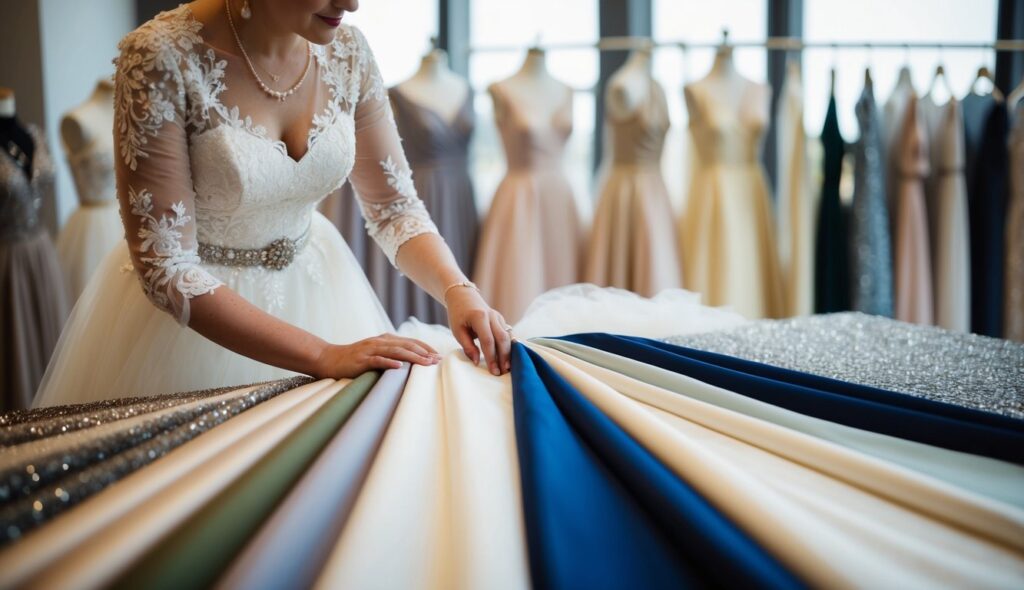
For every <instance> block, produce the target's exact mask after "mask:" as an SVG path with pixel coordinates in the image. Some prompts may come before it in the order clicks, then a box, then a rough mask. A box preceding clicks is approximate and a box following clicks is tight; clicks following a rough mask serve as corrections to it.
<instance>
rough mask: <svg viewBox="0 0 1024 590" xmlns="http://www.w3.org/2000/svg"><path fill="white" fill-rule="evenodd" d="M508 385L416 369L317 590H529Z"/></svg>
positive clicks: (469, 369)
mask: <svg viewBox="0 0 1024 590" xmlns="http://www.w3.org/2000/svg"><path fill="white" fill-rule="evenodd" d="M529 585H530V582H529V570H528V566H527V556H526V533H525V528H524V524H523V515H522V500H521V498H520V483H519V464H518V455H517V452H516V445H515V426H514V423H513V417H512V386H511V380H510V377H509V376H508V375H506V376H504V377H501V378H495V377H494V376H492V375H490V374H489V373H487V372H486V371H485V370H484V369H482V368H480V367H475V366H473V365H472V364H471V363H470V362H469V361H468V360H466V359H465V356H464V355H463V354H462V353H461V352H455V353H450V354H448V355H447V356H446V357H445V360H444V361H443V362H442V363H441V365H439V366H434V367H421V366H413V368H412V373H411V375H410V376H409V381H408V383H407V384H406V388H405V392H404V393H403V394H402V400H401V402H399V406H398V409H397V411H396V412H395V416H394V418H393V419H392V422H391V425H390V427H389V428H388V432H387V434H386V436H385V438H384V441H383V443H382V445H381V448H380V451H379V453H378V455H377V459H376V460H375V462H374V464H373V467H372V468H371V470H370V473H369V475H368V477H367V480H366V483H365V485H364V487H363V490H362V491H361V493H360V495H359V498H358V499H357V500H356V505H355V507H354V509H353V511H352V515H351V517H350V518H349V521H348V524H347V525H346V527H345V530H344V531H343V533H342V535H341V538H340V539H339V540H338V544H337V545H336V546H335V548H334V551H333V553H332V555H331V557H330V559H329V560H328V563H327V565H326V566H325V568H324V571H323V573H322V575H321V577H320V579H319V581H318V582H317V584H316V586H317V587H318V588H323V589H329V588H360V589H370V588H418V589H421V590H426V589H430V588H436V589H445V590H448V589H462V588H465V589H474V588H488V589H503V588H509V589H525V588H529Z"/></svg>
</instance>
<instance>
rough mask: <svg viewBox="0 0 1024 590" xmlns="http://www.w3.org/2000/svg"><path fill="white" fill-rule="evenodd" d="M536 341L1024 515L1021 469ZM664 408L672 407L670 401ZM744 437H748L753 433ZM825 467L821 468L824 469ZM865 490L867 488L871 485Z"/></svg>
mask: <svg viewBox="0 0 1024 590" xmlns="http://www.w3.org/2000/svg"><path fill="white" fill-rule="evenodd" d="M535 342H536V343H537V344H541V345H543V346H547V347H549V348H554V349H556V350H560V351H562V352H565V353H568V354H570V355H572V356H573V357H576V358H577V359H580V360H582V361H584V362H586V363H588V364H592V365H597V366H599V367H603V368H605V369H608V370H610V371H615V372H617V373H621V374H622V375H625V376H626V377H629V378H632V379H638V380H640V381H643V382H644V383H648V384H650V385H653V386H655V387H659V388H663V389H666V390H668V391H670V392H673V393H676V394H680V395H684V396H686V397H688V398H692V399H694V400H697V401H701V402H705V403H708V404H711V405H713V406H716V407H718V408H721V409H724V410H730V411H733V412H738V413H740V414H743V415H745V416H750V417H752V418H756V419H759V420H764V421H766V422H770V423H772V424H775V425H777V426H780V427H782V428H786V429H791V430H794V431H797V432H802V433H804V434H807V435H809V436H812V437H815V438H818V439H821V440H823V441H828V442H830V443H834V444H837V445H840V446H842V447H845V448H847V449H849V450H851V451H856V452H859V453H862V454H865V455H868V456H871V457H876V458H878V459H882V460H884V461H888V462H890V463H895V464H896V465H899V466H902V467H905V468H907V469H910V470H912V471H916V472H919V473H921V474H923V475H926V476H930V477H933V478H936V479H939V480H942V481H944V482H946V483H948V484H951V485H953V486H956V487H959V488H963V489H964V490H967V491H970V492H973V493H976V494H981V495H982V496H986V497H988V498H991V499H993V500H997V501H999V502H1001V503H1007V504H1011V505H1013V506H1016V507H1017V508H1018V509H1021V510H1024V467H1021V466H1019V465H1015V464H1013V463H1007V462H1005V461H998V460H996V459H990V458H988V457H981V456H978V455H971V454H968V453H962V452H958V451H951V450H948V449H943V448H941V447H935V446H931V445H926V444H922V443H918V442H914V441H911V440H905V439H902V438H896V437H893V436H887V435H884V434H878V433H875V432H869V431H867V430H860V429H858V428H851V427H849V426H844V425H842V424H837V423H835V422H829V421H828V420H821V419H819V418H814V417H812V416H806V415H804V414H800V413H799V412H794V411H791V410H787V409H785V408H781V407H778V406H774V405H772V404H769V403H765V402H762V401H759V400H756V399H753V398H749V397H747V396H745V395H741V394H738V393H734V392H732V391H728V390H726V389H722V388H719V387H715V386H713V385H709V384H707V383H704V382H702V381H698V380H696V379H693V378H691V377H687V376H685V375H680V374H678V373H673V372H671V371H666V370H665V369H661V368H659V367H654V366H651V365H647V364H644V363H641V362H637V361H634V360H632V359H629V358H626V357H622V356H618V355H615V354H612V353H609V352H605V351H603V350H598V349H596V348H590V347H589V346H584V345H582V344H576V343H574V342H566V341H562V340H551V339H547V338H542V339H538V340H536V341H535ZM667 403H672V402H671V400H669V401H668V402H667ZM745 434H752V432H750V433H745ZM783 450H786V449H783ZM828 466H829V465H828V464H825V466H824V467H826V468H827V467H828ZM866 485H868V486H870V485H871V482H870V480H869V481H868V482H867V484H866Z"/></svg>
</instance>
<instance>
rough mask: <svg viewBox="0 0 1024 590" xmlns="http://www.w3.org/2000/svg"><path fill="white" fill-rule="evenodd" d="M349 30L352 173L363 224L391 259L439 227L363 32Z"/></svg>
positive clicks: (393, 261) (393, 262)
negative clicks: (422, 195)
mask: <svg viewBox="0 0 1024 590" xmlns="http://www.w3.org/2000/svg"><path fill="white" fill-rule="evenodd" d="M350 30H351V32H352V35H353V37H354V39H353V42H354V45H355V51H354V54H355V55H354V61H355V64H354V67H353V69H352V75H353V78H354V80H355V81H356V82H357V83H358V90H357V94H356V96H357V98H356V103H355V109H354V110H355V127H356V160H355V166H354V168H353V169H352V175H351V179H352V184H353V186H354V187H355V189H356V195H357V198H358V199H359V206H360V209H361V210H362V212H363V217H364V218H365V219H366V228H367V230H368V231H369V233H370V236H372V237H373V239H374V241H376V242H377V244H378V245H379V246H380V247H381V249H382V250H383V251H384V253H385V254H386V255H387V257H388V260H390V261H391V264H392V265H394V264H395V258H396V256H397V255H398V249H399V248H400V247H401V246H402V244H404V243H405V242H407V241H408V240H410V239H412V238H414V237H416V236H418V235H420V234H424V233H434V234H436V233H438V232H437V228H436V227H435V226H434V223H433V222H432V221H431V220H430V215H429V214H428V213H427V209H426V207H424V206H423V201H421V200H420V199H419V197H418V196H417V195H416V187H415V186H413V182H412V171H411V170H410V169H409V164H408V163H407V162H406V159H405V153H404V152H403V151H402V144H401V139H400V138H399V136H398V129H397V127H396V126H395V119H394V116H393V115H392V113H391V103H390V102H389V101H388V98H387V93H386V92H385V91H384V83H383V81H382V80H381V76H380V71H379V70H378V69H377V63H376V62H375V61H374V59H373V54H372V53H371V52H370V48H369V46H368V45H367V43H366V39H365V38H364V37H363V35H362V33H360V32H359V31H358V30H357V29H350Z"/></svg>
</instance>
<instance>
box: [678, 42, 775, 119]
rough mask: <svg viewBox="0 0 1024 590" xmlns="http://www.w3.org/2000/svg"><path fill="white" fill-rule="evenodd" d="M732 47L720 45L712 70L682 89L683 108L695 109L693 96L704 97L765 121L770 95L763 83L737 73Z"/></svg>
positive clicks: (734, 110)
mask: <svg viewBox="0 0 1024 590" xmlns="http://www.w3.org/2000/svg"><path fill="white" fill-rule="evenodd" d="M732 52H733V48H732V46H730V45H725V44H723V45H722V46H721V47H720V48H719V49H718V52H717V53H716V54H715V61H714V63H713V64H712V65H711V71H710V72H708V74H707V75H706V76H704V78H702V79H700V80H698V81H696V82H693V83H691V84H687V85H686V86H684V87H683V95H684V97H685V98H686V108H687V109H688V110H690V111H691V112H692V111H693V110H694V108H696V106H695V98H694V93H695V92H696V93H698V94H700V95H701V96H707V97H708V98H710V99H711V100H713V101H715V102H716V103H718V104H720V105H723V106H725V107H726V108H727V109H728V110H730V111H732V112H739V111H740V110H743V111H745V114H746V115H747V116H752V117H755V118H756V119H757V120H758V121H762V122H766V121H768V118H769V112H770V108H771V107H770V100H769V99H770V97H771V93H770V92H769V88H768V86H767V85H765V84H758V83H757V82H754V81H752V80H748V79H747V78H745V77H744V76H743V75H742V74H740V73H739V72H738V71H737V70H736V64H735V62H734V61H733V56H732Z"/></svg>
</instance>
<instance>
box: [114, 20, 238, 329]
mask: <svg viewBox="0 0 1024 590" xmlns="http://www.w3.org/2000/svg"><path fill="white" fill-rule="evenodd" d="M166 37H167V35H166V34H165V33H164V32H162V31H158V30H148V29H147V28H145V27H143V28H141V29H139V30H137V31H135V32H133V33H131V34H129V35H128V36H127V37H125V38H124V40H123V41H122V42H121V44H120V45H119V49H120V51H121V53H120V56H119V57H118V58H117V59H116V60H115V65H116V69H117V72H116V74H115V98H114V101H115V119H114V121H115V123H114V141H115V145H116V149H117V151H118V155H119V157H118V158H117V163H116V166H115V168H116V173H117V197H118V201H119V203H120V207H121V219H122V221H123V222H124V228H125V239H126V240H127V242H128V250H129V252H130V254H131V259H132V266H133V267H134V271H135V273H136V274H137V275H138V277H139V280H140V282H141V283H142V289H143V291H144V292H145V293H146V296H147V297H148V298H149V300H150V301H152V302H153V304H154V305H156V306H157V307H159V308H160V309H162V310H164V311H167V312H168V313H170V314H171V315H173V316H174V317H175V318H176V319H177V320H178V321H179V322H180V323H181V324H182V325H188V321H189V300H190V299H192V298H194V297H198V296H200V295H204V294H206V293H212V292H213V291H214V289H216V288H217V287H218V286H220V285H221V282H220V281H218V280H217V279H216V278H215V277H213V275H211V274H210V273H208V272H207V271H206V270H204V269H203V268H202V267H200V266H199V261H200V260H199V255H198V253H197V244H196V229H195V208H194V200H195V194H194V192H193V187H192V177H191V171H190V166H189V151H188V143H187V135H186V131H185V121H186V114H185V113H186V111H185V101H186V98H185V97H186V88H185V84H184V81H183V77H182V73H181V72H182V65H181V64H182V62H181V53H180V50H181V49H187V48H181V47H180V43H172V42H170V41H169V40H168V39H167V38H166Z"/></svg>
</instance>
